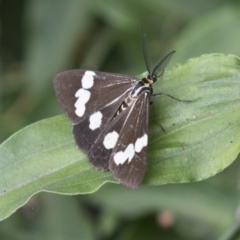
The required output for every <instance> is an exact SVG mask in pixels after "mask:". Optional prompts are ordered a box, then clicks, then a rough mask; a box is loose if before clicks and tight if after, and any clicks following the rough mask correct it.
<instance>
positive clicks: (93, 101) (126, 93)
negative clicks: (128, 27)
mask: <svg viewBox="0 0 240 240" xmlns="http://www.w3.org/2000/svg"><path fill="white" fill-rule="evenodd" d="M144 37H145V35H143V38H144ZM144 44H145V42H144ZM174 52H175V51H172V52H170V53H169V54H168V55H167V56H165V57H164V58H163V59H162V60H161V61H160V62H159V63H158V64H157V66H156V67H155V68H154V69H153V71H151V70H150V68H149V66H148V62H147V54H146V48H145V47H144V57H145V62H146V66H147V69H148V76H147V77H146V78H143V79H142V80H140V81H139V80H137V79H136V78H134V77H132V76H127V75H122V74H115V73H105V72H97V71H86V70H70V71H66V72H63V73H60V74H58V75H57V76H56V77H55V79H54V89H55V92H56V95H57V98H58V100H59V102H60V104H61V106H62V108H63V110H64V111H65V113H66V114H67V115H68V117H69V119H70V120H71V122H72V124H73V135H74V138H75V141H76V144H77V146H78V147H79V148H80V149H82V150H84V151H86V152H87V154H88V158H89V161H90V163H91V164H92V165H93V166H94V167H95V168H97V169H98V170H100V171H106V170H109V169H110V170H111V172H112V173H113V175H114V177H115V178H116V179H117V180H118V181H119V182H120V183H122V184H124V185H126V186H128V187H132V188H136V187H138V186H139V185H140V184H141V182H142V180H143V177H144V174H145V170H146V162H147V145H148V117H149V106H150V98H151V96H154V94H153V90H152V84H153V83H154V82H156V80H157V77H159V75H158V74H159V73H160V74H161V73H162V72H163V70H164V68H165V66H166V65H167V63H168V62H169V60H170V59H171V57H172V55H173V53H174ZM157 72H158V73H157ZM160 94H162V93H160ZM160 94H155V95H160ZM165 95H167V94H165ZM168 96H169V95H168ZM170 97H171V96H170Z"/></svg>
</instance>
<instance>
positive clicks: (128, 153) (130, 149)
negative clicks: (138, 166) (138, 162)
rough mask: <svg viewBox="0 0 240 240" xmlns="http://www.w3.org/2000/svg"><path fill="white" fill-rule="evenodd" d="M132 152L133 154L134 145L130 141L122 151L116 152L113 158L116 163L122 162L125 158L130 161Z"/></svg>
mask: <svg viewBox="0 0 240 240" xmlns="http://www.w3.org/2000/svg"><path fill="white" fill-rule="evenodd" d="M134 154H135V151H134V146H133V144H132V143H130V144H129V145H128V146H127V148H126V149H125V151H124V152H123V151H120V152H117V153H116V154H115V155H114V157H113V159H114V161H115V163H116V164H117V165H119V164H124V163H125V162H126V161H127V160H128V162H130V161H131V160H132V158H133V156H134Z"/></svg>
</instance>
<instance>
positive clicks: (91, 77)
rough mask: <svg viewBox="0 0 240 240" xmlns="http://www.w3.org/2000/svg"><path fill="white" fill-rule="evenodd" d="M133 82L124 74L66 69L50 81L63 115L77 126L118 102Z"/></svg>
mask: <svg viewBox="0 0 240 240" xmlns="http://www.w3.org/2000/svg"><path fill="white" fill-rule="evenodd" d="M135 83H136V79H134V78H132V77H131V76H127V75H121V74H114V73H104V72H98V71H85V70H70V71H66V72H63V73H60V74H58V75H57V76H56V77H55V78H54V89H55V92H56V95H57V98H58V101H59V103H60V105H61V106H62V108H63V110H64V112H65V113H66V114H67V115H68V117H69V118H70V120H71V122H72V123H73V124H78V123H80V122H82V121H83V120H84V119H86V118H88V117H89V116H90V115H92V114H93V113H94V112H97V111H98V109H103V108H104V106H106V105H108V104H109V103H111V102H113V101H114V100H117V99H119V97H121V96H122V95H124V94H125V93H126V91H128V90H129V89H131V88H132V86H133V85H134V84H135ZM120 104H121V103H120Z"/></svg>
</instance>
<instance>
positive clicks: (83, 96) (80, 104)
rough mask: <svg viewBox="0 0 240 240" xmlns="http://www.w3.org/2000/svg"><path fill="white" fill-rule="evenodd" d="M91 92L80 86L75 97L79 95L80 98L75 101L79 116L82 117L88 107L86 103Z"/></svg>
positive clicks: (76, 111)
mask: <svg viewBox="0 0 240 240" xmlns="http://www.w3.org/2000/svg"><path fill="white" fill-rule="evenodd" d="M90 95H91V93H90V92H89V91H88V90H85V89H83V88H80V89H79V90H78V91H77V92H76V94H75V97H78V100H77V101H76V102H75V105H74V106H75V107H76V110H75V113H76V114H77V115H78V116H79V117H82V116H83V114H84V113H85V110H86V107H85V104H86V103H87V102H88V100H89V99H90Z"/></svg>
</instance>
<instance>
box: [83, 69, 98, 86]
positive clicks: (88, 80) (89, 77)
mask: <svg viewBox="0 0 240 240" xmlns="http://www.w3.org/2000/svg"><path fill="white" fill-rule="evenodd" d="M95 75H96V73H95V72H93V71H86V72H85V74H84V76H83V78H82V87H83V88H85V89H89V88H91V87H92V86H93V84H94V82H93V78H94V76H95Z"/></svg>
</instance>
